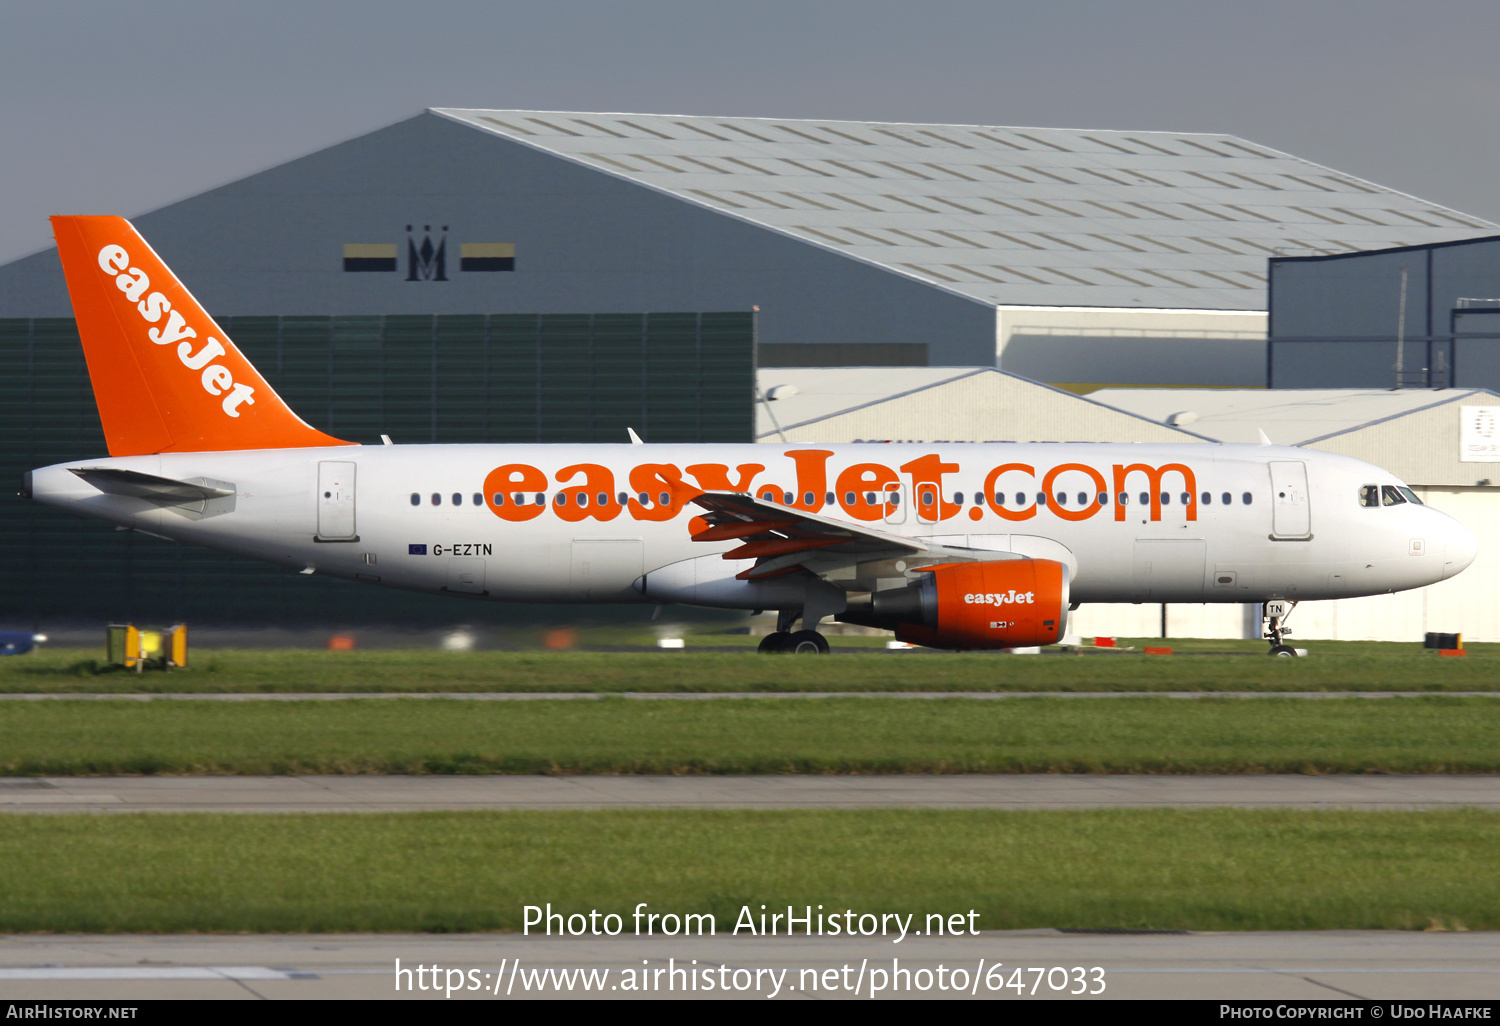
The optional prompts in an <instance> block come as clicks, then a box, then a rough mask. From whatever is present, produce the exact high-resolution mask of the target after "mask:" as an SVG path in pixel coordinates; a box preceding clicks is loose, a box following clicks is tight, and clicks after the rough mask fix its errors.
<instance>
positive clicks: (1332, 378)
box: [1269, 236, 1500, 389]
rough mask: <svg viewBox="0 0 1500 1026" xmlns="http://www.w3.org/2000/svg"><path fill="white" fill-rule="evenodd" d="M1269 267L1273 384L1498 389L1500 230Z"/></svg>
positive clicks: (1282, 261)
mask: <svg viewBox="0 0 1500 1026" xmlns="http://www.w3.org/2000/svg"><path fill="white" fill-rule="evenodd" d="M1270 268H1271V271H1270V276H1271V284H1270V343H1269V346H1270V381H1271V386H1270V387H1272V388H1392V387H1397V386H1401V387H1408V388H1449V387H1477V388H1489V389H1500V298H1497V297H1500V237H1493V236H1492V237H1488V238H1480V239H1468V240H1462V241H1458V242H1446V243H1437V244H1434V245H1428V246H1406V247H1401V248H1397V249H1385V250H1373V251H1369V252H1363V253H1349V254H1343V255H1337V256H1319V257H1285V258H1276V257H1273V258H1272V259H1271V261H1270ZM1403 272H1404V274H1405V283H1406V289H1405V292H1406V296H1405V303H1404V313H1403V302H1402V276H1403ZM1398 338H1399V339H1400V341H1401V351H1402V352H1401V364H1402V371H1401V372H1400V374H1399V375H1398V372H1397V371H1396V369H1395V365H1396V362H1397V341H1398Z"/></svg>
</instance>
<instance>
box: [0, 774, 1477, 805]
mask: <svg viewBox="0 0 1500 1026" xmlns="http://www.w3.org/2000/svg"><path fill="white" fill-rule="evenodd" d="M1210 806H1231V807H1236V808H1296V809H1336V808H1343V809H1440V808H1456V807H1463V806H1467V807H1475V808H1486V809H1500V775H1493V774H1483V775H1481V774H1389V775H1381V774H1358V775H1339V776H1303V775H1298V774H1274V775H1271V774H1265V775H1251V774H1242V775H1222V776H1209V775H1180V776H1174V775H1129V774H1050V773H1049V774H1030V775H1028V774H987V775H979V774H962V775H961V774H952V775H939V774H932V775H896V774H891V775H874V774H872V775H794V774H786V775H779V776H648V775H639V776H603V775H600V776H538V775H498V774H497V775H485V776H478V775H476V776H447V775H435V776H377V775H369V776H357V775H350V776H266V777H255V776H154V777H11V778H5V779H0V812H31V813H35V812H46V813H69V812H72V813H77V812H408V811H418V810H430V809H619V808H662V809H668V808H707V809H819V808H821V809H838V808H848V809H854V808H937V809H1100V808H1204V807H1210Z"/></svg>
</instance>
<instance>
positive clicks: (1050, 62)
mask: <svg viewBox="0 0 1500 1026" xmlns="http://www.w3.org/2000/svg"><path fill="white" fill-rule="evenodd" d="M1497 38H1500V4H1496V3H1494V2H1493V0H1489V2H1478V0H1426V2H1423V3H1420V4H1418V3H1414V2H1407V3H1396V2H1392V0H1296V2H1292V0H1254V2H1245V0H1235V2H1221V0H1192V2H1188V0H1135V2H1122V0H1091V2H1089V0H1045V2H1035V3H1029V2H1028V3H1016V2H1001V0H991V2H973V0H924V2H891V0H859V2H855V0H790V2H786V0H737V2H721V0H695V2H685V0H634V2H632V0H615V2H603V0H534V2H528V3H511V2H487V3H486V2H475V0H419V2H412V0H402V2H392V0H367V2H360V3H355V2H342V0H255V2H253V3H251V2H240V3H226V2H216V0H194V2H191V3H189V2H178V0H134V2H131V0H123V2H121V0H116V2H108V3H106V2H98V0H49V2H40V0H0V186H3V188H0V262H3V261H7V260H10V259H13V258H15V257H17V256H21V255H24V254H26V253H30V252H34V251H36V250H38V249H41V248H43V247H45V246H47V245H49V244H50V239H51V233H50V231H49V229H48V226H47V223H46V218H47V216H48V215H49V214H54V213H118V214H124V215H126V216H133V215H136V214H139V213H142V212H145V211H148V210H152V209H154V208H156V207H159V206H162V205H164V204H167V203H170V202H172V201H174V200H178V199H181V198H183V197H186V196H190V195H193V194H194V193H197V192H200V191H202V190H204V189H208V188H211V187H213V186H215V185H219V184H222V183H224V182H226V181H231V180H233V179H236V178H240V177H243V176H245V175H247V174H251V173H253V172H255V171H258V170H260V169H262V168H266V167H269V166H272V165H275V164H279V163H281V162H283V161H285V160H288V159H290V158H292V157H296V156H299V155H301V154H304V153H307V152H310V151H312V150H316V149H320V148H322V147H324V146H327V145H330V144H332V143H335V142H338V141H340V140H343V139H347V138H349V137H351V136H355V135H359V134H361V133H363V132H367V131H370V130H372V129H376V128H379V127H381V126H383V125H387V124H390V123H391V122H393V121H397V120H400V119H402V118H405V117H409V116H411V115H412V114H415V113H417V112H418V111H420V110H421V109H422V108H424V107H434V106H458V107H517V108H536V109H545V110H581V111H599V110H604V111H634V112H647V113H681V114H722V115H744V116H773V117H791V118H795V117H820V118H848V119H856V120H858V119H863V120H877V121H932V122H959V123H980V124H998V125H1039V126H1047V127H1059V128H1119V129H1141V130H1177V131H1205V132H1228V133H1232V134H1234V135H1239V136H1243V137H1245V138H1248V139H1253V140H1255V141H1257V142H1260V143H1263V144H1265V145H1268V146H1273V147H1276V148H1278V149H1282V150H1287V151H1290V152H1291V153H1294V154H1297V155H1298V156H1301V157H1305V158H1307V159H1309V160H1313V161H1317V162H1319V163H1323V164H1327V165H1330V166H1332V167H1335V168H1338V169H1339V170H1341V171H1344V172H1347V173H1350V174H1354V175H1359V176H1361V177H1364V178H1368V179H1372V180H1374V181H1377V182H1380V183H1381V184H1383V185H1388V186H1391V187H1393V188H1397V189H1401V190H1404V191H1406V192H1411V193H1414V194H1416V195H1419V196H1421V197H1423V198H1425V199H1429V200H1433V201H1436V202H1439V203H1445V204H1447V205H1449V206H1452V207H1455V208H1457V209H1459V210H1463V211H1467V212H1469V213H1472V214H1477V215H1479V216H1481V217H1486V218H1488V219H1491V220H1500V187H1497V171H1500V132H1497V130H1496V129H1497V127H1500V61H1497V60H1496V59H1495V40H1496V39H1497Z"/></svg>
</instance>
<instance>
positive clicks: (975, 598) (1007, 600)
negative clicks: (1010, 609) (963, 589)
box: [964, 589, 1036, 626]
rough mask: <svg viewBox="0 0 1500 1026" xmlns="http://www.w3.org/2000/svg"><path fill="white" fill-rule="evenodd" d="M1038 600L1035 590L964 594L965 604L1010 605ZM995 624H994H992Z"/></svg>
mask: <svg viewBox="0 0 1500 1026" xmlns="http://www.w3.org/2000/svg"><path fill="white" fill-rule="evenodd" d="M1035 601H1036V592H1034V591H1016V590H1015V589H1011V590H1010V591H1007V592H1005V593H1004V594H1000V593H999V592H977V591H976V592H968V593H966V594H965V595H964V604H965V605H970V606H1009V605H1015V604H1017V603H1022V604H1024V603H1028V602H1035ZM991 626H993V624H992V625H991Z"/></svg>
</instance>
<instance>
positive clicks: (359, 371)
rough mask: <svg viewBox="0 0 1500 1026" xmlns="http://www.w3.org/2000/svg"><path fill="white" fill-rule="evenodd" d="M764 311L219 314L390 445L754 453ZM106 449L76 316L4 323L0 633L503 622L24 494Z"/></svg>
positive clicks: (260, 359)
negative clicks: (80, 627)
mask: <svg viewBox="0 0 1500 1026" xmlns="http://www.w3.org/2000/svg"><path fill="white" fill-rule="evenodd" d="M752 318H753V314H751V313H749V312H745V313H739V312H730V313H660V314H540V315H538V314H490V315H483V314H479V315H445V316H400V317H397V316H390V317H290V316H284V317H227V318H220V324H221V326H222V327H223V328H224V329H225V331H226V332H227V333H228V334H229V336H230V337H231V338H233V339H234V341H235V343H236V344H237V345H239V347H240V348H241V350H243V351H244V353H245V355H246V356H247V357H249V358H250V360H251V362H253V363H254V364H255V365H256V367H257V368H258V369H259V370H260V372H261V373H262V374H263V375H265V377H266V379H267V380H268V381H269V382H270V383H271V385H272V387H274V388H275V389H276V391H277V392H278V393H280V395H281V396H282V398H284V399H285V400H286V401H287V403H288V404H289V405H290V406H291V407H292V409H294V410H296V411H297V413H298V414H300V415H301V416H302V418H303V419H304V420H306V421H307V422H308V423H310V424H312V425H313V426H315V427H318V428H321V429H323V430H325V431H328V432H329V433H330V434H333V435H335V436H337V437H339V438H346V439H349V440H350V441H357V442H378V441H379V436H380V435H381V434H382V433H384V434H388V435H390V436H391V437H392V438H393V439H394V440H395V441H397V442H404V443H413V442H619V441H622V440H624V438H625V429H626V428H627V427H633V428H635V429H636V431H637V432H639V433H640V434H641V435H642V436H643V437H644V438H646V439H647V440H648V441H652V442H748V441H751V440H752V439H753V436H754V408H753V395H754V374H755V368H754V324H753V320H752ZM102 455H105V446H104V436H103V433H102V431H101V430H100V427H99V416H98V413H97V411H96V409H95V407H94V395H93V390H92V388H91V387H90V385H89V379H88V370H87V368H86V367H85V366H84V361H83V351H82V349H81V348H80V347H79V343H78V333H77V329H76V328H75V326H74V324H73V321H72V319H70V318H47V319H34V320H27V319H0V622H4V623H9V624H13V625H16V626H28V625H31V624H40V623H45V622H49V621H59V620H68V621H79V622H91V621H98V622H102V621H104V620H108V619H132V620H137V621H142V622H152V621H156V620H177V619H181V620H186V621H189V622H195V623H205V622H243V623H307V622H309V621H315V622H334V621H337V622H352V621H368V622H385V621H412V622H419V623H441V622H448V621H452V620H455V619H479V618H496V619H503V618H504V615H505V607H504V606H501V605H498V604H493V603H488V604H481V603H474V602H465V603H462V604H461V600H457V599H451V598H447V597H445V596H425V595H412V594H408V593H403V592H396V591H391V590H389V589H382V588H375V587H370V586H365V585H354V584H351V583H349V582H344V581H336V580H333V579H331V578H325V577H316V576H314V577H307V576H304V575H300V574H296V573H294V572H291V571H289V570H285V569H283V568H280V567H275V566H271V565H269V564H265V563H258V562H255V561H253V560H246V559H240V558H237V557H233V556H226V555H222V554H219V553H215V552H210V551H207V550H204V549H198V548H194V547H192V546H186V545H173V544H170V543H167V542H162V541H158V540H156V539H153V538H150V537H147V536H144V535H140V534H135V533H132V532H118V531H116V530H115V529H114V528H113V527H111V526H110V525H107V524H103V523H100V522H98V521H93V520H88V519H86V518H83V517H79V516H75V515H72V514H68V513H64V512H62V511H60V510H55V509H50V508H46V507H41V506H37V505H35V504H34V503H30V502H26V501H25V500H23V499H21V498H20V497H19V496H18V495H17V489H18V488H19V486H20V479H21V475H22V474H23V473H25V472H26V471H27V470H30V469H32V468H34V467H41V466H46V465H48V464H52V463H60V462H63V461H66V460H74V459H82V458H86V457H92V456H102Z"/></svg>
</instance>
